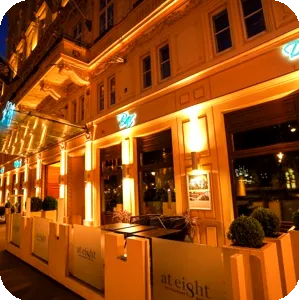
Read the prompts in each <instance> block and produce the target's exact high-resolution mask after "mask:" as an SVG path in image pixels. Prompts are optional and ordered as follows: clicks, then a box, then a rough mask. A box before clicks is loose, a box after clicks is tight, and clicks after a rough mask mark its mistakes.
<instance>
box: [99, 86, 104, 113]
mask: <svg viewBox="0 0 299 300" xmlns="http://www.w3.org/2000/svg"><path fill="white" fill-rule="evenodd" d="M98 93H99V102H98V112H100V111H102V110H104V108H105V104H104V103H105V102H104V101H105V94H104V93H105V91H104V84H99V85H98Z"/></svg>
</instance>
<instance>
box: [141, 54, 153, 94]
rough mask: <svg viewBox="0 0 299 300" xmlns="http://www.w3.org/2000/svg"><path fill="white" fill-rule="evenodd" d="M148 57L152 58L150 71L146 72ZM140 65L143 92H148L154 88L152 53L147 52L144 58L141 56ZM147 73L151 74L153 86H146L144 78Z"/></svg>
mask: <svg viewBox="0 0 299 300" xmlns="http://www.w3.org/2000/svg"><path fill="white" fill-rule="evenodd" d="M147 57H149V58H150V69H149V71H144V64H143V62H144V59H146V58H147ZM140 64H141V86H142V90H147V89H150V88H151V87H152V86H153V59H152V55H151V53H150V52H147V53H146V54H144V55H143V56H141V59H140ZM146 73H150V75H151V84H150V85H149V86H144V76H145V74H146Z"/></svg>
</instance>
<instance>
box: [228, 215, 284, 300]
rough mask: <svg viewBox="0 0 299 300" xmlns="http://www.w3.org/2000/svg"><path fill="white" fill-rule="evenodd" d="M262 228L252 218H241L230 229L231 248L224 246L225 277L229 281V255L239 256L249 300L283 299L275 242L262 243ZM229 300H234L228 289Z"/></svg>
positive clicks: (263, 234) (263, 235)
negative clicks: (242, 262) (241, 257)
mask: <svg viewBox="0 0 299 300" xmlns="http://www.w3.org/2000/svg"><path fill="white" fill-rule="evenodd" d="M264 237H265V233H264V230H263V227H262V225H261V224H260V223H259V222H258V221H257V220H256V219H254V218H253V217H246V216H241V217H239V218H237V219H235V220H234V221H233V222H232V224H231V225H230V227H229V231H228V233H227V238H228V239H229V240H231V241H232V244H231V245H230V246H224V247H223V258H224V265H225V273H226V277H227V278H231V276H232V271H231V256H232V255H234V254H242V255H243V260H244V276H245V282H246V285H247V289H246V293H247V299H248V300H256V299H259V300H266V299H267V300H270V299H271V300H277V299H281V298H282V289H281V281H280V273H279V264H278V257H277V249H276V244H275V243H265V242H264ZM228 292H229V294H230V295H228V299H230V298H233V296H232V295H233V292H232V290H228Z"/></svg>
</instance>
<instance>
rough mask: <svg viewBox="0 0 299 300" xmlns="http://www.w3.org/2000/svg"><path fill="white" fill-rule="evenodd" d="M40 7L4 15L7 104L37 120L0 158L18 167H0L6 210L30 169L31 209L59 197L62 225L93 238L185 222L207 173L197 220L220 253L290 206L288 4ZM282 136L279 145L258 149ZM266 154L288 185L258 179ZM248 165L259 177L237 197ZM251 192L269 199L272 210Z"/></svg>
mask: <svg viewBox="0 0 299 300" xmlns="http://www.w3.org/2000/svg"><path fill="white" fill-rule="evenodd" d="M36 2H37V3H36V5H37V9H35V5H33V4H31V3H34V1H25V2H24V3H21V4H19V5H16V6H14V8H13V9H11V11H10V12H9V20H10V26H9V30H10V31H9V36H8V60H9V62H10V63H11V65H12V66H13V68H14V69H15V72H16V74H17V75H16V74H14V78H16V79H15V80H14V82H13V83H12V84H11V85H8V86H5V87H4V91H3V95H2V99H3V101H4V103H6V102H7V101H12V102H13V103H15V104H16V109H17V110H20V111H22V112H28V111H31V112H32V115H31V116H27V115H25V116H26V117H24V122H23V123H22V126H18V127H17V128H18V130H15V131H13V130H12V128H14V126H15V121H14V120H15V119H16V118H17V117H18V116H20V115H21V114H22V113H21V112H20V113H16V115H15V116H14V117H13V121H12V125H11V126H10V129H9V128H8V129H6V130H7V132H6V135H5V136H6V139H4V140H3V142H2V144H1V145H0V149H1V152H2V153H4V154H11V155H16V157H15V158H13V159H12V158H10V159H8V158H7V162H4V161H3V163H2V164H1V167H5V172H4V174H1V175H0V176H2V177H3V178H4V180H2V181H1V182H2V193H1V197H2V199H1V201H2V203H3V202H4V201H5V200H6V199H5V198H4V197H5V195H6V193H5V192H4V191H6V190H10V191H11V190H12V189H13V188H14V187H12V186H11V184H12V183H11V182H12V181H9V179H8V178H9V177H12V176H13V174H15V173H16V171H15V170H16V169H14V167H13V163H14V161H15V160H17V159H18V157H19V156H21V157H26V158H27V160H26V161H27V162H26V163H24V160H23V164H22V166H21V167H20V168H18V169H17V170H18V173H19V174H21V173H22V172H25V176H23V177H22V178H23V181H24V182H25V184H24V185H23V186H24V187H25V188H24V189H23V190H24V200H25V199H26V197H31V196H34V195H36V196H41V197H44V196H45V195H46V194H49V193H52V194H53V195H54V196H56V197H60V198H62V199H63V201H64V214H65V217H66V218H65V221H68V222H73V223H83V221H84V224H86V225H94V226H97V225H99V224H101V223H103V222H108V221H109V218H110V217H111V214H109V211H110V212H111V211H113V210H114V209H121V208H123V209H126V210H128V211H130V212H132V214H134V215H135V214H139V213H140V214H144V213H164V214H182V213H183V212H185V211H186V210H187V209H188V207H189V205H188V193H187V180H186V174H187V173H189V172H191V171H192V169H194V168H195V169H196V166H197V167H198V168H200V169H201V170H204V171H208V172H209V173H210V188H211V191H210V195H211V199H210V200H211V207H212V209H211V210H204V209H198V210H195V211H194V213H195V214H197V215H198V216H199V217H200V219H201V229H200V233H201V238H202V240H203V241H206V242H207V243H209V244H222V243H224V241H225V232H227V229H228V226H229V224H230V223H231V221H232V219H233V217H234V215H235V216H236V215H237V214H238V213H239V214H240V213H244V212H245V210H246V211H247V208H248V207H251V206H259V205H264V204H265V203H266V202H267V204H266V206H269V207H270V208H271V207H272V206H273V205H274V206H275V209H277V206H276V204H274V202H275V201H276V202H277V197H278V199H281V200H287V199H283V198H282V197H283V196H281V194H275V193H274V192H273V191H274V190H275V189H276V190H278V189H280V190H281V193H282V192H283V191H284V190H291V189H293V190H294V189H296V187H297V186H299V183H298V182H297V181H296V180H297V178H299V177H298V176H297V172H298V171H297V169H296V168H295V167H294V166H293V164H294V161H296V160H295V158H294V159H290V157H293V156H296V151H298V149H299V146H297V144H298V145H299V143H298V141H299V136H298V138H297V135H298V132H299V131H298V130H296V129H297V126H298V124H297V121H296V109H297V107H298V105H297V106H296V103H297V99H298V96H297V94H296V90H297V86H298V78H299V71H298V67H299V64H298V62H299V59H298V60H296V59H297V57H298V53H297V52H299V49H297V40H298V39H299V29H298V21H297V18H296V16H295V14H294V13H293V12H292V11H291V10H290V9H289V8H288V7H286V6H285V5H284V4H281V3H279V2H277V1H274V0H270V1H261V0H252V1H245V0H237V1H236V0H229V1H226V2H223V1H216V0H215V1H199V0H190V1H175V0H165V1H163V0H158V1H156V0H144V1H140V0H139V1H133V0H132V1H125V0H123V1H115V0H111V1H99V0H94V1H91V0H87V1H79V0H77V1H75V0H72V1H62V8H59V11H58V12H55V11H51V10H50V9H49V7H48V6H47V4H46V2H43V1H36ZM74 2H75V4H74ZM248 2H249V3H253V2H254V4H255V5H248ZM29 3H30V5H32V7H31V6H30V5H29ZM25 4H26V5H27V6H26V5H25ZM26 9H27V10H30V9H32V11H34V16H35V17H34V18H29V17H28V16H31V15H32V14H31V13H30V12H27V10H26ZM27 13H28V16H27ZM17 16H19V18H17ZM25 19H26V20H27V21H26V22H23V20H25ZM16 20H19V21H18V22H17V21H16ZM29 20H30V21H29ZM90 21H92V26H91V27H90ZM62 32H63V33H62ZM18 75H19V76H18ZM257 105H262V106H258V107H257ZM4 108H5V107H3V108H2V109H4ZM44 115H47V116H48V118H43V116H44ZM55 118H59V119H63V120H64V121H59V120H58V123H57V122H56V121H57V120H56V119H55ZM55 120H56V121H55ZM59 122H60V123H59ZM85 124H86V126H87V127H86V128H87V130H85V128H84V125H85ZM281 124H282V125H281ZM74 125H76V126H75V127H74ZM55 126H56V127H55ZM273 126H274V127H275V126H278V127H275V128H276V129H277V128H279V135H280V136H284V138H283V137H282V138H281V140H279V141H277V140H273V141H270V138H269V139H267V138H263V136H266V137H271V132H272V131H273V130H274V131H275V130H276V129H273ZM267 128H268V129H267ZM271 128H272V129H273V130H272V129H271ZM260 130H261V131H260ZM271 130H272V131H271ZM243 133H244V134H243ZM274 135H275V134H274ZM258 136H260V137H261V138H255V137H258ZM275 136H276V135H275ZM263 142H264V143H263ZM238 147H239V148H238ZM265 147H268V150H267V151H268V152H267V151H264V150H265ZM296 147H297V148H296ZM253 148H254V149H255V150H256V152H254V153H253V150H252V149H253ZM257 148H263V151H264V152H263V151H262V153H263V155H272V156H271V157H272V158H271V159H272V161H275V164H276V165H277V168H281V170H280V171H277V172H276V171H275V172H276V173H277V174H278V173H279V172H280V173H281V175H277V174H276V173H275V174H276V175H275V174H272V175H271V176H270V175H269V176H268V175H267V176H264V175H262V176H261V175H260V174H268V173H269V170H268V169H267V168H268V167H267V166H263V168H262V170H259V168H257V167H256V168H252V166H262V164H260V163H259V162H258V161H257V160H258V159H261V160H262V158H260V156H258V153H259V152H258V150H257ZM286 148H287V149H288V150H287V149H286ZM288 151H293V152H291V153H290V154H288V153H289V152H288ZM280 152H281V153H283V154H284V156H283V158H282V159H280V161H278V159H277V154H279V153H280ZM254 159H256V160H254ZM267 159H270V158H267ZM284 163H288V166H286V167H284V165H283V164H284ZM239 166H242V167H244V168H246V169H248V174H249V175H248V176H250V177H249V178H245V177H244V178H242V182H241V180H240V182H241V183H242V184H241V183H240V184H239V187H237V185H238V180H237V179H236V178H237V177H236V176H235V172H234V170H235V169H236V168H238V167H239ZM284 168H285V169H284ZM289 169H291V170H293V171H292V172H294V173H290V172H289V171H288V170H289ZM25 170H26V171H25ZM193 171H194V170H193ZM286 172H289V173H286ZM280 173H279V174H280ZM262 177H263V178H262ZM264 177H267V178H264ZM58 178H59V180H58ZM286 178H287V179H286ZM26 180H27V181H26ZM286 180H287V182H288V183H287V186H288V188H285V189H284V186H283V184H284V183H285V182H286ZM19 182H20V181H18V183H16V186H18V184H19ZM248 185H250V188H249V187H248ZM274 186H277V188H275V189H274ZM240 187H242V192H240V191H239V192H237V189H238V188H239V189H240ZM289 187H292V188H289ZM255 188H256V190H259V191H260V190H261V189H264V190H265V191H266V190H267V189H268V190H269V188H271V191H272V192H271V193H270V194H269V199H268V200H267V199H265V197H264V196H262V195H261V194H259V193H257V192H256V191H254V189H255ZM16 189H17V188H16ZM245 189H246V190H245ZM18 193H19V191H18ZM237 194H239V195H241V196H238V195H237ZM286 195H288V194H286ZM240 197H241V198H240ZM263 197H264V198H263ZM292 197H293V196H292ZM296 201H297V200H296V199H295V198H292V199H290V202H288V203H286V204H285V205H284V203H281V205H282V206H281V207H280V208H279V210H280V213H282V212H281V210H287V209H288V208H291V210H294V209H296V207H297V206H298V208H299V205H297V202H296ZM272 202H273V203H272ZM298 202H299V201H298ZM199 208H200V207H199ZM243 208H244V209H243ZM242 209H243V210H242ZM248 211H249V210H248ZM282 215H283V213H282ZM283 216H284V215H283ZM283 220H284V221H289V215H285V216H284V217H283Z"/></svg>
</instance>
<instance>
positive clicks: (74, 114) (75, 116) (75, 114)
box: [73, 101, 77, 123]
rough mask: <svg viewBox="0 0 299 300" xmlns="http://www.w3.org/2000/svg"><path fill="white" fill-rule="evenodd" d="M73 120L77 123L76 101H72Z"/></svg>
mask: <svg viewBox="0 0 299 300" xmlns="http://www.w3.org/2000/svg"><path fill="white" fill-rule="evenodd" d="M73 122H74V123H77V101H74V102H73Z"/></svg>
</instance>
